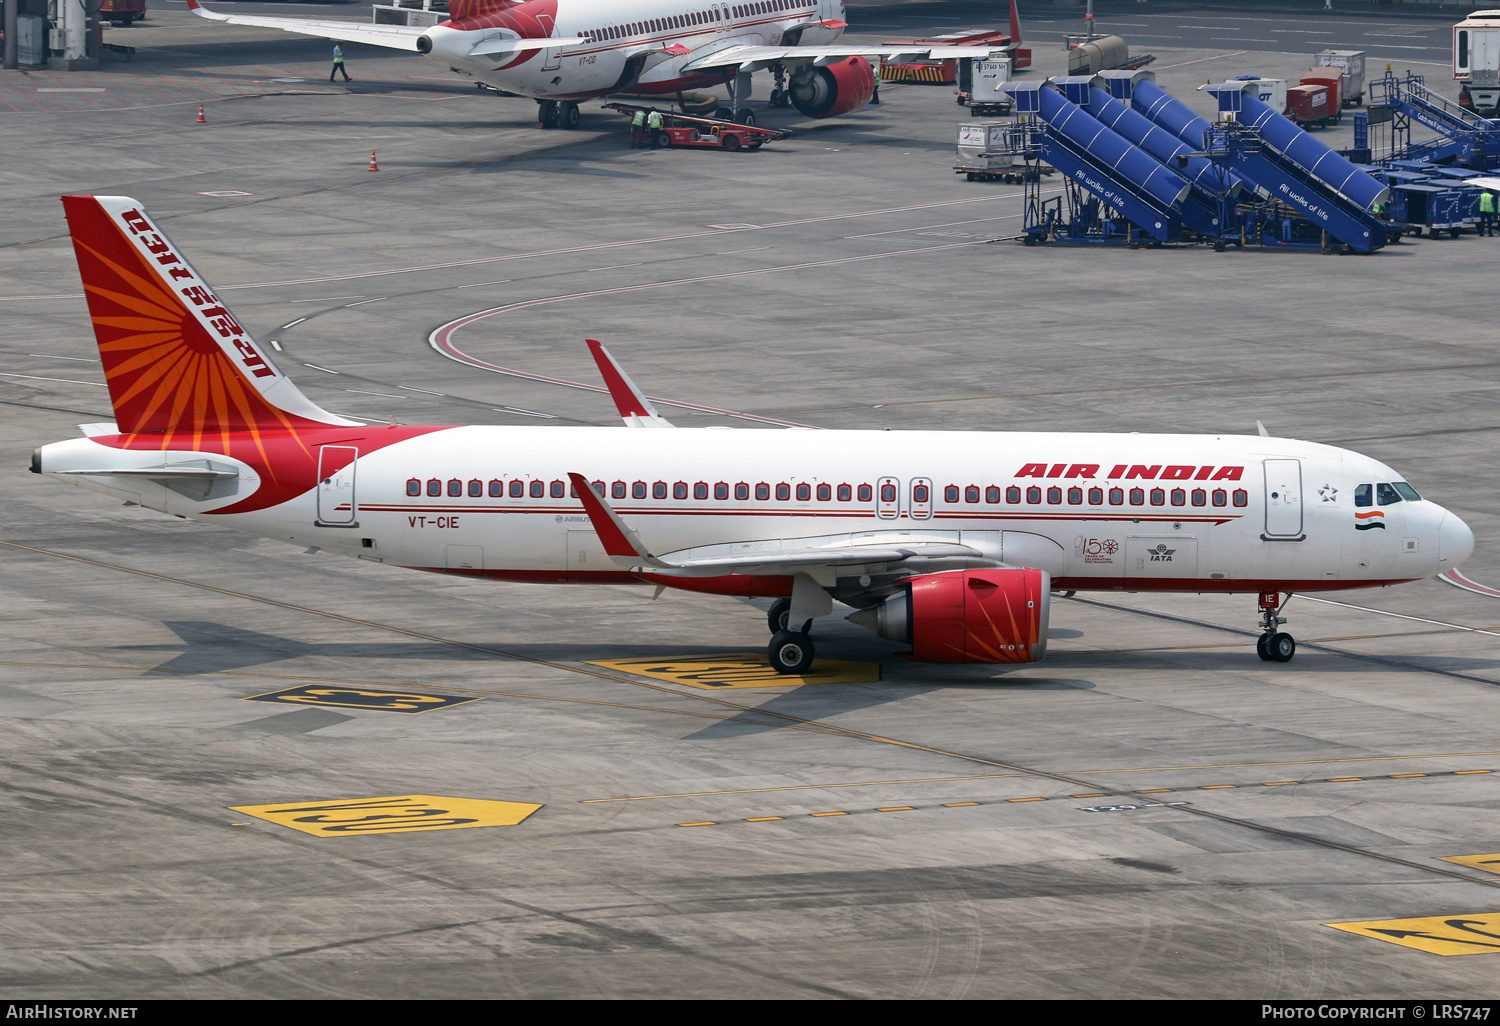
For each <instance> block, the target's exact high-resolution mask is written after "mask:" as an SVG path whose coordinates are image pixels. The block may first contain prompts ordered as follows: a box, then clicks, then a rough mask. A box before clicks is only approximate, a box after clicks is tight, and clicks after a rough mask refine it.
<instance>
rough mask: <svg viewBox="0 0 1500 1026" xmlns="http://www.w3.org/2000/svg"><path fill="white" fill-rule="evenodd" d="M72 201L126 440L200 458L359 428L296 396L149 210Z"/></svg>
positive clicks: (130, 203) (71, 223) (116, 199)
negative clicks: (213, 451)
mask: <svg viewBox="0 0 1500 1026" xmlns="http://www.w3.org/2000/svg"><path fill="white" fill-rule="evenodd" d="M62 201H63V209H64V210H65V212H66V213H67V217H68V230H69V231H70V232H71V233H72V236H73V250H74V253H75V254H76V255H77V257H78V271H79V274H80V275H81V276H82V277H83V287H84V293H85V294H86V296H87V298H88V305H89V315H90V317H91V318H92V319H93V322H94V335H95V337H96V339H97V340H98V343H99V357H100V359H101V360H102V361H103V364H104V377H105V380H106V381H107V382H108V385H109V397H110V400H111V402H112V403H113V404H114V408H115V422H116V423H117V424H118V425H119V430H120V433H121V434H125V435H160V436H162V446H163V448H198V447H199V444H198V443H199V441H200V440H201V439H202V438H203V437H204V436H205V435H207V436H214V435H227V434H228V433H230V432H237V431H249V432H253V433H257V434H258V433H259V432H262V431H277V430H288V431H290V430H296V429H298V428H305V427H313V426H317V425H353V424H356V423H357V422H355V421H349V420H345V419H343V418H342V417H337V416H335V415H333V414H331V413H328V412H327V411H326V410H323V409H321V408H320V407H318V406H317V405H316V404H315V403H313V402H312V400H310V399H308V398H307V397H306V396H305V395H303V394H302V392H301V391H300V390H298V388H297V386H296V385H294V384H293V383H292V382H291V380H290V379H289V378H287V376H286V375H285V374H283V373H282V372H281V370H280V369H279V368H278V367H277V366H276V365H275V363H273V362H272V361H271V358H270V357H269V356H267V355H266V353H265V351H264V350H263V349H262V348H261V347H260V345H259V344H257V343H256V341H255V339H254V338H252V337H251V335H250V333H249V332H248V331H246V330H245V328H244V327H242V326H241V325H240V323H239V322H238V321H237V320H236V319H235V317H234V315H233V314H232V313H230V312H229V309H228V308H227V307H226V306H225V305H224V304H223V303H222V302H221V301H220V300H219V298H218V297H217V296H216V295H214V293H213V291H212V290H211V289H210V287H209V285H208V283H207V282H206V281H204V280H203V278H202V276H201V275H199V274H198V272H197V271H195V270H194V269H193V267H192V265H190V264H189V263H188V262H187V260H186V259H184V258H183V257H182V256H181V254H180V251H179V250H178V249H177V247H175V246H174V245H172V242H171V240H169V239H168V238H167V237H166V235H165V233H163V232H162V231H161V229H160V228H158V227H157V226H156V224H155V223H154V222H152V220H151V219H150V218H149V217H148V216H147V214H146V211H145V209H144V207H143V206H142V205H141V204H140V203H138V202H136V201H135V200H133V199H130V198H129V197H126V196H64V197H63V198H62Z"/></svg>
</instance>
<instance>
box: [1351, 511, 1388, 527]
mask: <svg viewBox="0 0 1500 1026" xmlns="http://www.w3.org/2000/svg"><path fill="white" fill-rule="evenodd" d="M1377 527H1378V528H1380V529H1381V530H1382V531H1384V530H1385V514H1384V513H1382V512H1380V510H1378V509H1372V510H1370V511H1369V512H1368V513H1356V514H1354V529H1355V530H1356V531H1373V530H1375V528H1377Z"/></svg>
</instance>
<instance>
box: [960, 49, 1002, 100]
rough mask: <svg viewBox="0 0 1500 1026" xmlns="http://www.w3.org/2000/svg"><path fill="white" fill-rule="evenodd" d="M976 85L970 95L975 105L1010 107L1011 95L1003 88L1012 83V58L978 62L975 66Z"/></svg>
mask: <svg viewBox="0 0 1500 1026" xmlns="http://www.w3.org/2000/svg"><path fill="white" fill-rule="evenodd" d="M973 68H974V70H973V75H974V83H973V88H972V89H970V91H969V93H970V95H971V96H972V97H973V100H972V101H971V102H973V103H975V104H999V105H1002V106H1009V105H1010V94H1009V93H1006V92H1004V91H1003V90H1002V88H1001V87H1002V86H1004V85H1005V83H1007V82H1009V81H1010V58H1009V57H998V58H997V57H991V58H989V59H988V60H982V61H981V60H976V61H975V62H974V65H973Z"/></svg>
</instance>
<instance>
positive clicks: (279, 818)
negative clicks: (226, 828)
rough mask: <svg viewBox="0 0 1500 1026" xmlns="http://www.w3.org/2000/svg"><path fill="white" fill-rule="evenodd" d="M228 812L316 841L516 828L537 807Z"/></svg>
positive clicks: (378, 804) (405, 804) (475, 801)
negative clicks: (292, 831) (472, 829)
mask: <svg viewBox="0 0 1500 1026" xmlns="http://www.w3.org/2000/svg"><path fill="white" fill-rule="evenodd" d="M230 808H232V809H233V810H234V811H235V812H243V813H244V814H245V815H247V816H254V817H255V818H256V819H263V820H265V821H267V822H268V823H275V824H277V825H278V826H284V827H290V828H291V829H293V830H300V831H302V832H303V833H304V834H312V835H313V836H315V837H349V836H351V835H354V834H393V833H411V832H413V831H417V830H455V829H460V828H463V827H483V826H515V825H516V824H517V823H519V822H521V821H522V820H524V819H525V818H526V817H527V816H529V815H531V814H532V813H533V812H535V811H536V810H537V809H540V808H541V806H540V805H532V804H530V803H528V802H499V801H489V800H486V799H481V798H445V797H442V796H440V795H431V794H402V795H391V796H387V797H384V798H335V799H332V800H331V801H311V802H292V803H290V804H286V803H283V804H278V805H232V806H230Z"/></svg>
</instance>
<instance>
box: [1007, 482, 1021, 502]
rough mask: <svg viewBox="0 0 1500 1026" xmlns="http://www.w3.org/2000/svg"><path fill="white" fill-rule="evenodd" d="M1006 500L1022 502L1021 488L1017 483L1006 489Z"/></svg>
mask: <svg viewBox="0 0 1500 1026" xmlns="http://www.w3.org/2000/svg"><path fill="white" fill-rule="evenodd" d="M1005 501H1006V502H1020V501H1021V489H1020V488H1018V487H1016V486H1015V485H1011V486H1010V487H1009V488H1007V489H1005Z"/></svg>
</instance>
